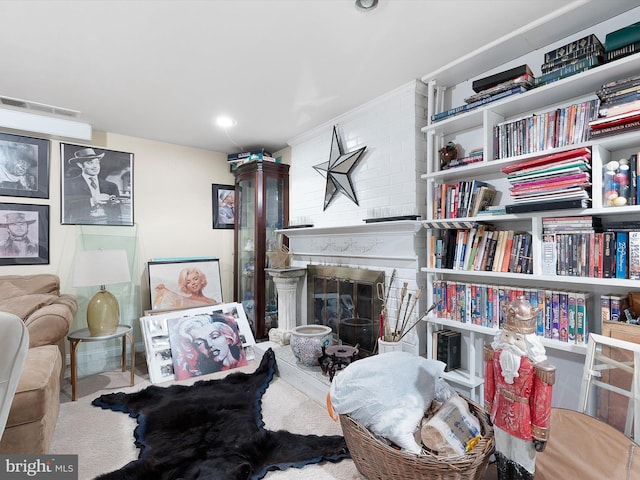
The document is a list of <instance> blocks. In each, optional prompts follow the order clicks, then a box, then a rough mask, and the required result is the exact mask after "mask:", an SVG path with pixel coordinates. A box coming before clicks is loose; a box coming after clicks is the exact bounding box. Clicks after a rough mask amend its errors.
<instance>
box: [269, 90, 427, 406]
mask: <svg viewBox="0 0 640 480" xmlns="http://www.w3.org/2000/svg"><path fill="white" fill-rule="evenodd" d="M426 123H427V121H426V86H425V85H424V84H422V83H421V82H420V81H418V80H416V81H412V82H410V83H408V84H406V85H403V86H401V87H400V88H397V89H396V90H393V91H391V92H389V93H387V94H385V95H383V96H381V97H379V98H377V99H375V100H373V101H371V102H368V103H366V104H364V105H361V106H359V107H357V108H355V109H353V110H351V111H350V112H347V113H345V114H344V115H341V116H340V117H338V118H335V119H332V120H331V121H328V122H326V123H325V124H323V125H321V126H320V127H318V128H316V129H314V130H312V131H309V132H306V133H304V134H302V135H300V136H299V137H296V138H294V139H292V140H291V141H289V144H290V146H291V162H290V163H291V168H290V170H289V175H290V179H289V185H290V189H289V218H290V219H291V221H290V224H291V225H301V224H312V225H313V227H309V228H292V229H286V230H284V231H283V233H284V234H286V235H287V237H288V238H289V248H290V250H291V252H292V253H293V254H294V257H293V262H292V266H293V267H305V268H306V266H307V265H309V264H315V265H336V266H345V267H355V268H366V269H373V270H382V271H384V273H385V278H386V283H387V284H388V282H389V279H390V278H391V275H392V272H393V271H394V269H395V272H396V275H395V279H394V286H396V287H397V286H402V283H403V282H407V288H408V291H409V292H415V291H416V289H417V288H418V287H419V285H422V284H423V283H424V278H425V277H424V275H423V274H422V273H421V272H420V267H421V266H424V265H426V232H425V231H424V229H421V228H420V223H419V222H416V221H405V220H403V221H393V222H377V223H375V222H373V223H365V219H371V218H380V217H394V216H406V215H417V216H418V217H420V218H424V214H425V211H426V195H427V192H426V182H425V181H423V180H422V179H421V175H422V174H424V173H425V172H426V161H425V156H426V142H425V140H424V135H423V133H422V132H421V130H420V129H421V128H422V127H423V126H424V125H426ZM334 126H336V127H337V133H338V138H339V139H340V141H341V144H342V148H343V151H344V152H346V153H348V152H351V151H354V150H356V149H357V148H360V147H363V146H366V147H367V148H366V150H365V153H364V155H363V157H362V158H361V160H360V162H359V163H358V165H357V166H356V168H355V169H354V170H353V174H352V176H351V180H352V183H353V188H354V190H355V193H356V195H357V198H358V204H356V203H354V202H352V201H351V200H349V199H348V198H347V197H346V196H344V195H341V194H338V195H337V196H336V198H335V199H334V200H333V202H331V204H330V205H329V206H328V207H327V208H326V209H324V208H323V207H324V194H325V186H326V180H325V178H324V177H323V176H322V175H320V174H319V173H318V172H317V171H316V170H315V169H314V168H313V167H314V166H315V165H318V164H321V163H323V162H326V161H327V160H328V159H329V154H330V149H331V140H332V134H333V127H334ZM306 297H307V292H306V283H305V285H304V286H303V292H302V294H301V297H300V299H299V301H300V302H301V305H300V307H301V308H300V310H301V315H300V318H299V319H298V320H297V323H298V324H304V323H306V319H307V305H306V301H305V299H306ZM425 297H426V295H424V296H423V297H421V298H420V300H419V302H418V305H416V308H415V310H416V312H415V313H414V318H415V316H416V315H419V314H420V313H421V312H423V311H424V310H425V308H426V304H427V302H428V299H427V298H425ZM395 301H396V300H395V293H394V294H392V295H390V299H389V302H388V307H389V308H390V309H391V311H394V309H395V308H396V305H395V303H394V302H395ZM425 335H426V327H425V326H424V323H423V322H421V324H419V325H418V326H417V327H416V328H415V329H414V330H413V331H412V332H411V333H410V334H408V335H407V336H406V337H405V338H404V339H403V349H404V350H406V351H410V352H414V353H415V354H418V353H422V352H424V351H425V344H424V337H425ZM259 345H260V344H259ZM265 347H266V345H265ZM278 350H279V352H278ZM276 355H278V361H279V363H278V365H279V369H280V372H281V375H282V376H283V378H285V379H286V380H287V381H290V383H292V385H294V386H296V387H297V388H299V389H300V390H302V391H303V392H304V393H306V394H307V395H309V396H310V397H311V398H314V399H315V400H316V401H318V402H319V403H320V404H324V400H325V395H326V393H327V385H328V377H323V376H322V374H321V373H320V372H319V370H320V368H319V367H318V368H317V371H313V372H306V373H308V374H309V375H303V374H301V372H300V370H301V369H296V368H295V359H294V358H293V354H292V352H291V349H290V348H289V347H288V346H286V347H281V348H279V349H277V350H276ZM284 357H287V358H284Z"/></svg>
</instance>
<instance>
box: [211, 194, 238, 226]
mask: <svg viewBox="0 0 640 480" xmlns="http://www.w3.org/2000/svg"><path fill="white" fill-rule="evenodd" d="M211 200H212V202H213V228H233V226H234V224H235V221H236V209H235V201H236V190H235V187H234V186H233V185H221V184H219V183H214V184H213V185H211Z"/></svg>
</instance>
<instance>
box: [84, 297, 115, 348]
mask: <svg viewBox="0 0 640 480" xmlns="http://www.w3.org/2000/svg"><path fill="white" fill-rule="evenodd" d="M119 323H120V306H119V305H118V300H116V297H114V296H113V295H112V294H111V293H110V292H107V291H106V290H100V291H99V292H98V293H96V294H95V295H94V296H93V298H92V299H91V300H89V304H88V305H87V325H88V326H89V333H90V334H91V336H92V337H101V336H104V335H111V334H112V333H115V332H116V330H117V329H118V324H119Z"/></svg>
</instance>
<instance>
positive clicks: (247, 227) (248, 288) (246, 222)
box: [236, 178, 256, 332]
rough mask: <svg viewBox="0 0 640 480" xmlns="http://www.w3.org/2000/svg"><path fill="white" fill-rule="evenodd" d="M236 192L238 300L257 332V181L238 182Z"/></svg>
mask: <svg viewBox="0 0 640 480" xmlns="http://www.w3.org/2000/svg"><path fill="white" fill-rule="evenodd" d="M236 191H237V195H238V199H239V200H240V201H239V207H240V208H239V209H238V234H237V241H236V245H237V247H236V258H237V260H236V262H237V270H238V280H237V281H236V287H237V288H238V294H237V295H236V300H237V301H239V302H241V303H242V306H243V308H244V311H245V313H246V315H247V319H248V320H249V325H251V329H252V331H254V332H255V312H254V308H255V287H254V283H255V282H254V277H255V263H256V262H255V260H256V253H255V223H256V221H255V217H256V214H255V213H256V212H255V180H254V179H253V178H247V179H244V180H240V181H238V183H237V187H236Z"/></svg>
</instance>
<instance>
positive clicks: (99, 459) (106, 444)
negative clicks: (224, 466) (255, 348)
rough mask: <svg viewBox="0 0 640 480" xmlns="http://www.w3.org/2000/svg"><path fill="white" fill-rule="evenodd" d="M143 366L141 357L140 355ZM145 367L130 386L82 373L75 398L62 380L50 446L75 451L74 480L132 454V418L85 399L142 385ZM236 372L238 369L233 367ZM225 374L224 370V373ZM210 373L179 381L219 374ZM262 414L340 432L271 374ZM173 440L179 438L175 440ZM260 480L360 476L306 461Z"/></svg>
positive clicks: (306, 429) (281, 423)
mask: <svg viewBox="0 0 640 480" xmlns="http://www.w3.org/2000/svg"><path fill="white" fill-rule="evenodd" d="M141 362H142V363H139V365H144V358H142V359H141ZM257 365H258V363H257V362H255V361H254V362H251V364H250V365H249V366H247V367H244V368H241V369H239V371H244V372H252V371H254V370H255V369H256V368H257ZM144 370H146V368H144V369H143V367H141V368H140V369H137V371H136V382H135V383H136V384H135V386H134V387H130V386H128V385H129V374H128V373H121V372H109V373H101V374H96V375H91V376H87V377H84V378H81V379H79V380H78V401H76V402H72V401H71V385H70V383H69V380H68V378H66V379H65V382H64V384H63V388H62V394H61V401H62V403H61V405H60V416H59V418H58V423H57V426H56V431H55V434H54V438H53V443H52V446H51V453H54V454H77V455H78V463H79V466H78V469H79V476H78V479H79V480H88V479H92V478H95V477H96V476H98V475H99V474H102V473H106V472H110V471H113V470H117V469H118V468H120V467H122V466H123V465H125V464H127V463H128V462H130V461H131V460H135V459H136V458H137V457H138V449H137V448H135V446H134V444H133V440H134V439H133V430H134V428H135V426H136V421H135V419H133V418H131V417H129V416H128V415H127V414H125V413H121V412H114V411H111V410H102V409H101V408H98V407H94V406H92V405H91V401H92V400H93V399H94V398H96V397H98V396H99V395H101V394H103V393H111V392H119V391H125V392H130V391H136V390H140V389H142V388H144V387H146V386H148V385H150V383H149V381H148V376H147V375H146V373H145V371H144ZM236 371H238V370H236ZM225 374H226V373H225ZM225 374H213V375H207V376H203V377H198V378H197V379H192V380H188V381H183V382H179V383H182V384H189V383H193V381H195V380H201V379H210V378H217V377H220V376H224V375H225ZM262 405H263V407H262V408H263V418H264V421H265V424H266V428H268V429H271V430H279V429H285V430H289V431H291V432H294V433H302V434H316V435H341V434H342V431H341V429H340V424H339V423H336V422H334V421H333V420H332V419H331V418H330V417H329V415H328V414H327V411H326V409H325V408H323V407H322V406H320V405H318V404H317V403H315V402H314V401H312V400H310V399H309V398H308V397H306V396H305V395H303V394H302V393H300V392H299V391H298V390H296V389H295V388H293V387H291V386H290V385H289V384H287V383H286V382H285V381H284V380H282V379H281V378H279V377H275V378H274V379H273V381H272V382H271V384H270V385H269V388H268V389H267V392H266V394H265V395H264V397H263V403H262ZM177 441H179V439H177ZM264 478H265V479H266V480H334V479H335V480H362V479H363V478H364V477H363V476H361V475H360V474H359V473H358V471H357V470H356V468H355V466H354V464H353V462H352V461H351V460H350V459H345V460H342V461H340V462H338V463H324V464H317V465H308V466H306V467H304V468H303V469H289V470H286V471H276V472H270V473H268V474H267V476H266V477H264Z"/></svg>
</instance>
